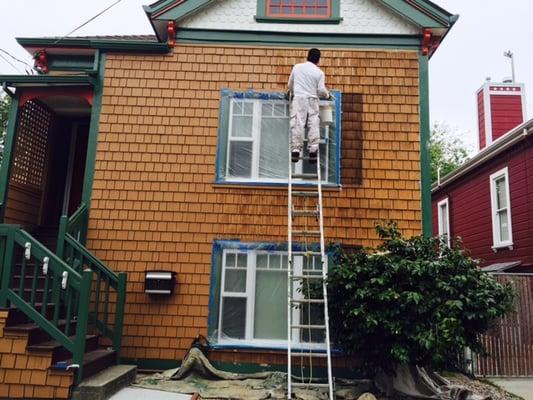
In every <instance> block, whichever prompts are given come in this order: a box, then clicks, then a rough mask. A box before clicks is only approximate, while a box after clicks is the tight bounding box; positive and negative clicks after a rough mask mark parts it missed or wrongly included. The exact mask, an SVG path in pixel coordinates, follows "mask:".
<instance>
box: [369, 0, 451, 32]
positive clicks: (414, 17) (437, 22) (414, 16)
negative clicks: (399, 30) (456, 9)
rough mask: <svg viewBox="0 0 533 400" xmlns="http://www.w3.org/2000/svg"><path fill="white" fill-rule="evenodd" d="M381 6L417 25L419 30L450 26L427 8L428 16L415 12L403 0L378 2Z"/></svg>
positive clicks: (414, 9)
mask: <svg viewBox="0 0 533 400" xmlns="http://www.w3.org/2000/svg"><path fill="white" fill-rule="evenodd" d="M380 1H381V3H382V4H383V5H385V6H386V7H388V8H389V9H390V10H392V11H394V12H396V13H397V14H399V15H400V16H403V17H404V18H406V19H407V20H409V21H410V22H412V23H413V24H415V25H417V26H418V27H420V28H449V27H450V26H451V22H450V21H442V20H441V18H440V15H437V14H436V13H433V12H430V10H429V9H428V8H424V9H425V10H427V12H428V14H430V15H431V16H429V15H427V14H425V13H423V12H422V11H420V10H417V9H416V8H415V7H413V6H411V5H410V4H408V3H407V2H406V1H404V0H380Z"/></svg>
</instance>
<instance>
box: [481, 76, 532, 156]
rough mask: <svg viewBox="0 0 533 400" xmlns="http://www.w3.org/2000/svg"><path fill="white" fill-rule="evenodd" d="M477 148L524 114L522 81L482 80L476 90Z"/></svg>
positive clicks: (522, 118)
mask: <svg viewBox="0 0 533 400" xmlns="http://www.w3.org/2000/svg"><path fill="white" fill-rule="evenodd" d="M476 96H477V111H478V127H479V130H478V139H479V150H483V149H484V148H485V147H487V146H490V145H491V144H492V142H494V141H495V140H496V139H498V138H499V137H501V136H503V135H504V134H505V133H507V132H509V131H510V130H511V129H513V128H514V127H516V126H517V125H520V124H521V123H522V122H524V120H525V118H526V100H525V88H524V84H522V83H512V82H504V83H493V82H486V83H485V84H484V85H483V86H481V88H480V89H479V90H478V91H477V93H476Z"/></svg>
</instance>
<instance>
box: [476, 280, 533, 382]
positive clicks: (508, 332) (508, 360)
mask: <svg viewBox="0 0 533 400" xmlns="http://www.w3.org/2000/svg"><path fill="white" fill-rule="evenodd" d="M495 278H496V279H497V280H498V281H499V282H502V283H503V282H511V284H512V285H513V288H514V289H515V293H516V299H515V310H514V312H511V313H509V314H508V315H506V316H505V317H503V318H502V319H500V320H499V321H498V322H497V325H496V326H495V327H494V328H493V329H491V330H490V331H489V332H488V333H487V334H485V335H482V337H481V340H482V342H483V344H484V345H485V346H486V348H487V351H488V353H489V356H487V357H481V356H476V357H474V362H473V368H474V371H473V372H474V374H475V375H477V376H510V377H524V376H530V377H531V376H533V274H529V275H527V274H495Z"/></svg>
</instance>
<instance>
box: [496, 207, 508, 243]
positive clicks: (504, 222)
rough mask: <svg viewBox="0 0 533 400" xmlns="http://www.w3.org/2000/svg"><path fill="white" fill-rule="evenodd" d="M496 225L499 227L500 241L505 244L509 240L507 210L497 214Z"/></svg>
mask: <svg viewBox="0 0 533 400" xmlns="http://www.w3.org/2000/svg"><path fill="white" fill-rule="evenodd" d="M498 224H499V226H500V241H502V242H505V241H507V240H509V224H508V218H507V210H502V211H500V212H498Z"/></svg>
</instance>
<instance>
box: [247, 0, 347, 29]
mask: <svg viewBox="0 0 533 400" xmlns="http://www.w3.org/2000/svg"><path fill="white" fill-rule="evenodd" d="M270 1H271V0H257V14H256V16H255V20H256V22H259V23H296V24H302V23H303V24H340V23H341V22H342V18H341V16H340V0H329V2H330V4H329V16H326V17H321V16H317V17H314V16H313V17H310V16H303V17H299V16H297V15H290V16H281V15H280V16H277V15H275V16H271V15H269V12H268V5H269V2H270ZM302 15H303V14H302Z"/></svg>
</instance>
